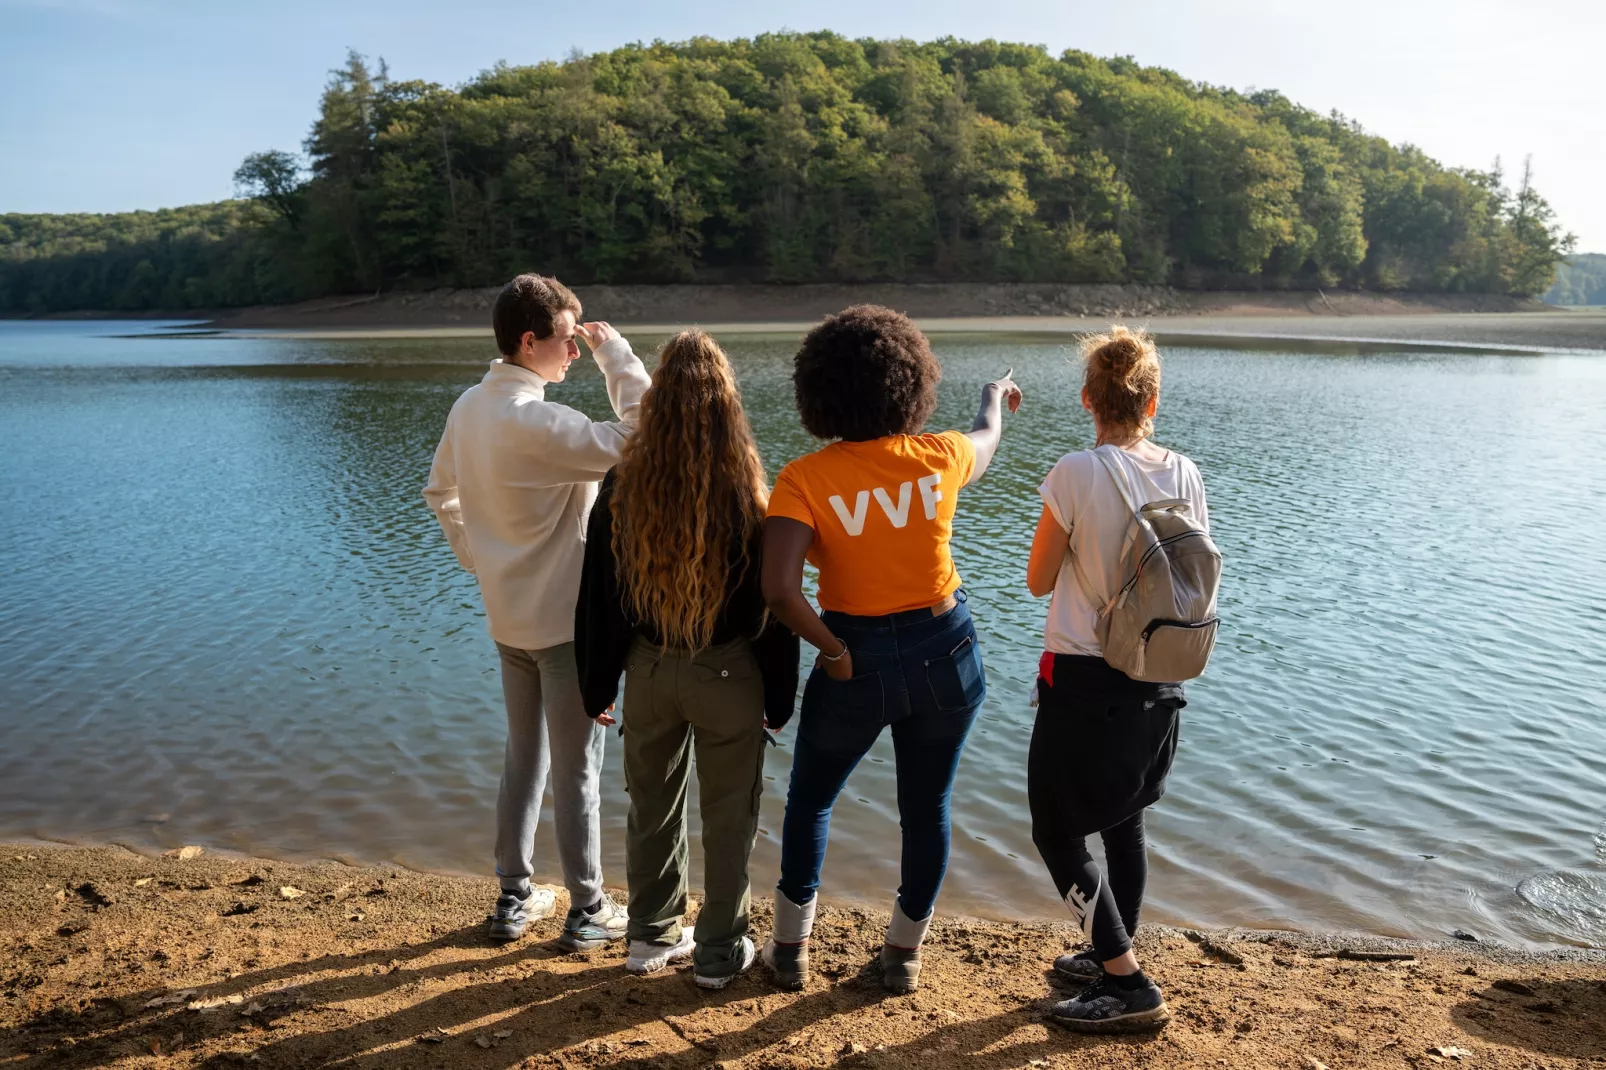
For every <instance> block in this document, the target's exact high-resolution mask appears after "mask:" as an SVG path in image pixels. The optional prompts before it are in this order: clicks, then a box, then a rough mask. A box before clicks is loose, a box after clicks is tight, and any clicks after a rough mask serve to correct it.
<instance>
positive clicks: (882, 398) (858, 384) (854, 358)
mask: <svg viewBox="0 0 1606 1070" xmlns="http://www.w3.org/2000/svg"><path fill="white" fill-rule="evenodd" d="M941 381H942V365H940V364H938V363H937V358H936V356H935V355H933V354H932V352H931V343H930V342H928V341H926V336H925V335H923V334H921V333H920V328H918V327H916V326H915V325H914V322H913V321H912V320H910V319H909V317H908V316H905V315H904V314H903V313H901V312H894V311H893V310H892V309H890V308H882V307H881V306H880V305H854V306H853V307H852V308H845V309H843V310H842V311H841V312H838V313H837V314H836V315H834V316H827V317H826V319H825V322H824V323H822V324H820V325H819V326H818V327H816V328H814V329H813V330H812V331H810V332H809V333H808V335H807V336H805V337H804V339H803V346H802V348H801V349H799V350H798V351H797V358H796V360H795V361H794V362H793V365H792V387H793V389H794V390H795V391H796V392H797V414H798V416H800V417H801V418H802V420H803V427H804V429H805V430H807V431H808V433H809V434H811V435H813V436H814V437H815V438H840V439H845V440H846V441H848V442H866V441H869V440H870V439H873V438H882V437H884V436H886V435H913V434H919V432H920V430H921V429H922V428H923V427H925V426H926V421H927V420H929V419H930V418H931V414H932V412H933V411H934V410H935V409H936V408H937V384H938V383H939V382H941Z"/></svg>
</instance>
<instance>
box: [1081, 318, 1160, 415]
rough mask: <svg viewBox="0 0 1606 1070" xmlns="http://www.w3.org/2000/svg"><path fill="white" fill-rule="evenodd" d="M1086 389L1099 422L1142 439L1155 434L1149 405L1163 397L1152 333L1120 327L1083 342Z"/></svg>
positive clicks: (1158, 361)
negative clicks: (1139, 436) (1132, 432)
mask: <svg viewBox="0 0 1606 1070" xmlns="http://www.w3.org/2000/svg"><path fill="white" fill-rule="evenodd" d="M1082 365H1083V375H1082V389H1083V390H1085V391H1086V392H1087V398H1088V404H1089V405H1091V406H1092V408H1093V415H1094V417H1095V418H1096V419H1097V420H1098V422H1099V423H1100V424H1102V425H1104V426H1105V427H1109V428H1112V429H1128V430H1131V431H1134V432H1136V433H1137V434H1139V435H1142V436H1145V437H1147V436H1149V435H1152V434H1153V433H1154V421H1153V420H1152V419H1151V418H1150V417H1149V414H1148V408H1149V402H1151V401H1152V400H1154V399H1155V398H1156V397H1158V396H1159V394H1160V351H1159V350H1158V349H1156V348H1155V345H1154V339H1153V338H1151V337H1149V332H1147V331H1145V330H1143V329H1142V328H1139V329H1138V330H1133V329H1131V328H1130V327H1124V326H1121V325H1120V324H1117V325H1115V326H1113V327H1111V328H1110V329H1109V330H1108V331H1107V332H1105V333H1103V334H1091V335H1088V336H1087V337H1085V338H1083V339H1082Z"/></svg>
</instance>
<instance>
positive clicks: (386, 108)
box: [0, 33, 1566, 312]
mask: <svg viewBox="0 0 1606 1070" xmlns="http://www.w3.org/2000/svg"><path fill="white" fill-rule="evenodd" d="M304 148H305V155H304V156H301V155H293V154H290V153H286V152H282V151H264V152H262V153H256V154H253V155H252V156H250V157H248V158H247V159H246V161H245V162H244V164H243V165H242V166H241V168H240V171H239V173H238V174H237V175H236V180H237V182H238V183H239V185H240V188H241V190H242V192H243V193H245V194H247V195H248V199H246V200H242V201H237V202H228V203H224V204H217V205H205V206H196V207H192V208H184V209H175V210H170V211H165V212H156V213H131V214H124V215H111V216H18V215H7V216H0V309H5V310H10V311H14V312H15V311H33V312H40V311H50V310H62V309H71V308H103V309H143V308H175V309H177V308H185V307H202V306H219V305H234V304H242V303H256V302H270V301H284V300H294V299H299V298H303V297H310V296H316V295H321V294H329V293H337V292H353V291H366V292H373V291H376V290H381V289H386V288H393V287H433V286H473V285H487V284H491V283H495V282H498V281H501V280H503V279H505V278H506V277H508V276H510V275H512V274H514V273H515V272H518V271H524V270H531V269H539V270H542V271H546V272H553V273H556V274H558V275H561V276H563V277H564V278H566V279H568V280H570V281H572V282H576V283H584V282H674V281H680V282H684V281H703V280H707V281H720V282H744V281H753V282H759V281H766V282H814V281H838V282H851V281H859V280H896V281H942V280H951V281H967V280H990V281H998V280H1003V281H1009V280H1019V281H1041V282H1050V281H1052V282H1118V281H1132V282H1163V283H1171V284H1173V285H1177V286H1182V287H1190V288H1197V287H1229V286H1230V287H1241V286H1249V287H1309V286H1340V287H1357V288H1372V289H1384V290H1397V289H1412V290H1427V291H1450V292H1456V291H1462V292H1491V293H1514V294H1536V293H1540V292H1543V291H1544V290H1545V289H1546V288H1547V287H1548V286H1549V285H1550V284H1551V280H1552V277H1553V275H1554V272H1555V265H1556V263H1557V261H1558V260H1560V259H1561V256H1562V254H1563V253H1564V252H1565V250H1566V242H1565V240H1564V236H1563V235H1562V233H1561V230H1560V228H1559V227H1558V226H1557V225H1556V223H1555V221H1554V219H1553V216H1552V213H1551V211H1550V209H1549V207H1548V206H1547V205H1546V204H1545V202H1544V200H1543V199H1542V198H1541V197H1540V196H1539V194H1538V193H1537V192H1536V191H1535V190H1534V189H1533V188H1532V187H1531V186H1530V185H1529V183H1528V182H1527V181H1526V179H1525V178H1524V180H1523V181H1520V182H1518V183H1516V184H1515V185H1516V189H1515V190H1512V189H1511V188H1508V185H1507V183H1506V181H1505V180H1504V178H1503V176H1502V175H1501V174H1500V173H1499V170H1498V168H1496V169H1495V170H1494V171H1492V172H1478V171H1466V170H1452V169H1448V168H1445V167H1443V166H1441V165H1440V164H1438V163H1437V162H1435V161H1434V160H1432V159H1430V158H1429V157H1427V156H1425V155H1424V154H1423V153H1421V152H1420V151H1419V150H1417V149H1414V148H1411V147H1409V146H1393V145H1390V144H1388V143H1387V142H1386V141H1384V140H1382V139H1380V138H1377V137H1372V136H1369V135H1367V134H1366V133H1365V132H1364V131H1363V130H1362V129H1361V127H1360V126H1359V125H1358V124H1357V123H1354V122H1351V121H1349V120H1346V119H1344V118H1342V117H1339V116H1336V115H1334V116H1322V115H1317V114H1315V113H1314V112H1311V111H1308V110H1306V109H1304V108H1301V107H1299V106H1297V105H1295V104H1293V103H1291V102H1290V101H1288V100H1287V99H1285V98H1284V97H1282V96H1281V95H1279V94H1277V93H1275V92H1269V91H1268V92H1259V93H1253V94H1248V95H1245V94H1241V93H1238V92H1235V91H1232V90H1229V89H1221V88H1217V87H1213V86H1207V85H1201V84H1199V83H1195V82H1189V81H1187V80H1185V79H1184V78H1182V77H1180V76H1178V75H1177V74H1174V73H1172V72H1171V71H1168V70H1163V69H1159V68H1154V67H1143V66H1140V65H1138V64H1137V63H1135V62H1133V61H1132V60H1130V59H1113V60H1104V59H1098V58H1095V57H1093V56H1090V55H1087V54H1085V53H1081V52H1066V53H1065V54H1063V55H1061V56H1057V57H1056V56H1053V55H1050V54H1049V53H1048V52H1047V51H1046V50H1044V49H1042V48H1038V47H1032V46H1027V45H1012V44H998V43H996V42H991V41H987V42H981V43H975V44H972V43H965V42H960V41H953V40H944V41H937V42H933V43H928V44H916V43H913V42H908V41H867V40H866V41H855V40H848V39H846V38H842V37H839V36H836V35H834V34H829V33H816V34H773V35H766V36H763V37H759V38H756V39H754V40H738V41H729V42H722V41H713V40H702V39H700V40H694V41H690V42H686V43H683V44H661V43H660V44H653V45H650V46H649V45H633V46H630V47H626V48H621V49H617V50H615V51H613V52H608V53H602V54H597V55H592V56H586V57H576V58H574V59H571V60H569V61H567V62H564V63H543V64H540V65H538V66H533V67H510V66H498V67H496V68H494V69H492V70H490V71H487V72H484V73H483V74H481V75H480V76H479V77H477V78H475V79H474V80H472V81H470V82H468V83H467V84H465V85H463V86H461V87H459V88H457V89H448V88H444V87H442V86H439V85H435V84H432V83H427V82H418V81H401V80H397V79H395V78H392V77H390V76H389V74H388V72H387V71H386V70H385V68H384V65H383V64H382V63H381V64H379V66H378V68H377V69H375V68H374V67H372V66H370V65H368V64H366V63H365V62H364V61H363V59H362V58H361V57H359V56H357V55H355V54H353V55H351V56H349V57H348V61H347V63H346V66H345V67H344V68H342V69H341V70H339V71H336V72H334V73H333V75H332V77H331V79H330V82H329V84H328V86H327V88H326V89H325V91H324V94H323V99H322V101H321V105H320V109H319V114H318V116H317V119H316V121H315V122H314V123H313V124H312V128H311V132H310V134H309V135H308V138H307V140H306V143H305V146H304Z"/></svg>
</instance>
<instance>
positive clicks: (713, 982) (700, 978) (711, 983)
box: [692, 936, 758, 988]
mask: <svg viewBox="0 0 1606 1070" xmlns="http://www.w3.org/2000/svg"><path fill="white" fill-rule="evenodd" d="M736 950H737V952H738V956H739V957H738V958H737V961H736V968H735V969H734V970H732V971H730V972H729V973H722V974H717V975H712V976H711V975H709V974H705V973H703V972H702V970H700V969H698V970H693V971H692V975H693V977H694V978H695V979H696V981H697V985H698V987H699V988H724V987H725V986H726V985H728V984H730V983H731V982H732V981H734V980H736V975H737V974H739V973H741V972H743V971H744V970H746V969H747V968H748V967H749V966H751V965H752V964H753V960H754V959H756V958H758V952H756V951H754V950H753V941H751V940H749V939H748V938H747V937H745V936H744V937H742V945H741V947H739V948H737V949H736Z"/></svg>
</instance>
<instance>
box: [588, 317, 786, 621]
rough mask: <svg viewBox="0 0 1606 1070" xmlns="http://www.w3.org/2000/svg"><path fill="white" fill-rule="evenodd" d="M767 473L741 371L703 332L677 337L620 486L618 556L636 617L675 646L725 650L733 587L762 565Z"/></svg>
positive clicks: (661, 359)
mask: <svg viewBox="0 0 1606 1070" xmlns="http://www.w3.org/2000/svg"><path fill="white" fill-rule="evenodd" d="M768 504H769V489H768V487H767V486H766V484H765V481H764V463H763V462H762V461H761V460H760V459H759V456H758V447H757V445H756V444H755V443H754V442H753V432H752V429H751V428H750V427H749V426H748V424H747V415H746V413H745V412H743V411H742V395H741V392H740V391H739V390H738V389H737V388H736V377H735V375H734V374H733V373H732V371H731V366H730V361H729V360H727V359H726V358H725V353H724V351H723V350H722V349H720V348H719V345H718V344H717V343H716V342H715V341H714V340H713V339H712V338H710V337H709V336H708V335H707V334H705V333H703V332H702V331H698V330H690V331H682V332H681V333H680V334H677V335H676V336H675V337H674V338H671V339H670V340H669V342H668V343H667V344H665V346H664V348H663V352H662V353H660V354H659V356H658V367H657V368H656V369H655V370H654V371H653V376H652V386H651V387H649V388H648V390H647V393H646V394H645V395H644V396H643V397H642V399H641V422H640V426H639V427H638V428H637V429H636V433H635V434H634V435H632V436H631V438H630V441H629V443H628V444H627V445H626V446H625V448H624V455H623V457H622V458H621V460H620V461H619V466H618V470H617V472H616V473H615V476H614V490H613V501H612V506H611V508H612V510H613V552H614V557H615V560H617V561H618V563H619V565H618V567H619V586H620V589H621V590H622V592H623V594H624V599H625V605H626V607H627V608H628V609H629V610H630V612H631V615H632V616H634V617H635V618H636V619H637V620H638V621H641V622H642V623H644V624H650V625H651V626H653V627H654V628H656V629H657V631H658V634H659V635H660V636H661V637H662V639H663V644H664V646H665V647H666V648H674V649H679V650H691V651H698V650H702V649H704V648H706V647H707V646H709V644H710V643H711V642H712V641H713V636H714V625H715V623H716V622H717V621H718V619H719V613H720V609H721V608H722V607H723V606H724V604H725V595H726V591H727V587H728V585H729V584H730V581H731V580H732V579H733V576H732V572H733V571H735V573H736V575H735V577H734V578H735V579H736V580H737V581H738V582H740V580H741V578H742V577H743V576H745V574H746V570H747V569H749V568H752V567H755V566H756V564H757V562H755V561H753V560H751V556H752V555H751V554H750V553H749V550H748V548H749V546H750V545H751V543H752V538H753V534H754V532H756V531H757V530H758V528H759V526H760V525H761V524H763V522H764V510H765V508H766V506H767V505H768Z"/></svg>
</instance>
